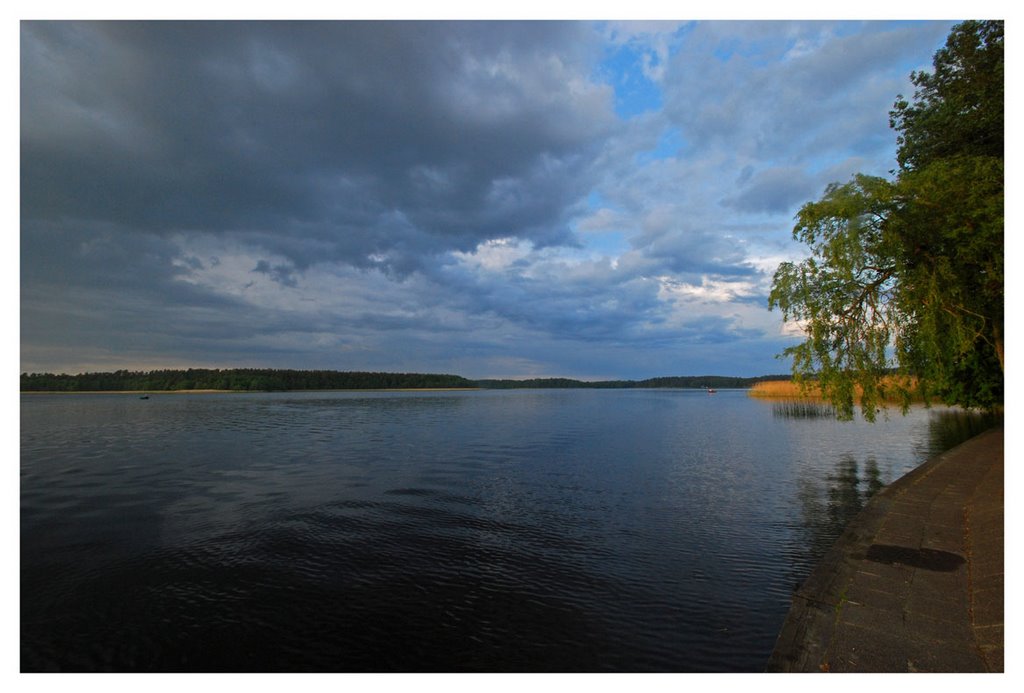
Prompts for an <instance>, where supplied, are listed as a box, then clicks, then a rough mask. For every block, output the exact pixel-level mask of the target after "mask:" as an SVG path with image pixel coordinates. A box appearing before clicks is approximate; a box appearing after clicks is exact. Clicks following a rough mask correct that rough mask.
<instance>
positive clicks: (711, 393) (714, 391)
mask: <svg viewBox="0 0 1024 693" xmlns="http://www.w3.org/2000/svg"><path fill="white" fill-rule="evenodd" d="M704 391H705V392H707V393H708V394H709V395H713V394H715V393H716V392H718V390H716V389H714V388H712V387H707V386H704Z"/></svg>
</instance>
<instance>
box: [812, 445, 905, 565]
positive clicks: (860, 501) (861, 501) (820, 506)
mask: <svg viewBox="0 0 1024 693" xmlns="http://www.w3.org/2000/svg"><path fill="white" fill-rule="evenodd" d="M798 483H799V489H798V491H797V496H798V498H799V499H800V509H801V513H802V526H803V529H804V531H805V533H806V536H805V541H806V544H807V547H808V553H809V555H810V557H811V559H812V561H818V560H820V559H821V558H822V556H824V555H825V553H826V552H827V551H828V550H829V548H830V547H831V546H832V544H833V543H835V540H836V538H837V537H838V536H839V535H840V534H842V532H843V530H844V529H845V528H846V526H847V525H848V524H849V523H850V521H851V520H852V519H853V518H854V517H856V516H857V513H859V512H860V511H861V510H863V509H864V506H865V505H867V502H868V501H869V500H870V499H871V497H872V496H873V495H875V493H877V492H878V491H879V490H881V489H882V488H883V487H884V486H885V484H884V483H883V481H882V475H881V472H880V470H879V468H878V462H877V460H875V459H874V458H873V457H868V458H867V459H866V460H864V462H863V464H861V463H860V462H858V461H857V460H856V459H854V458H853V456H851V455H844V456H843V457H842V458H841V459H839V460H838V461H837V462H836V466H835V470H834V472H833V473H831V474H828V475H827V476H826V477H825V478H824V479H823V480H821V481H818V480H817V479H800V480H799V482H798Z"/></svg>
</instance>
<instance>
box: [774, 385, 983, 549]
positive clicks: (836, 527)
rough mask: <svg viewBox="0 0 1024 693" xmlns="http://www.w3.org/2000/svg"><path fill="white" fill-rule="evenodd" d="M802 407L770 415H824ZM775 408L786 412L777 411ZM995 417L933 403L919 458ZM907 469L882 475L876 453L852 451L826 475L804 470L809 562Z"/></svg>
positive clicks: (800, 493)
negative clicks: (855, 452)
mask: <svg viewBox="0 0 1024 693" xmlns="http://www.w3.org/2000/svg"><path fill="white" fill-rule="evenodd" d="M806 404H807V405H808V406H807V408H806V411H805V410H804V409H803V408H800V407H783V408H780V409H778V410H776V407H775V406H774V405H773V408H772V412H773V416H782V417H783V418H794V419H806V418H811V419H813V418H817V417H818V416H821V417H826V416H827V415H826V414H824V413H821V414H813V413H811V414H808V412H812V411H813V410H814V408H815V406H818V407H819V408H821V409H827V407H822V406H821V405H815V403H806ZM777 411H779V412H785V413H784V414H779V413H777ZM1001 423H1002V419H1001V417H999V416H996V415H992V414H987V413H982V412H976V411H967V410H963V409H955V408H949V409H947V408H936V409H933V410H929V411H928V425H927V433H928V438H927V444H926V445H922V446H920V447H919V448H918V449H919V453H918V455H919V458H918V461H919V462H923V461H924V460H926V459H929V458H931V457H934V456H935V455H938V454H940V453H942V452H944V451H946V450H949V449H951V448H953V447H956V446H957V445H959V444H960V443H963V442H965V441H967V440H969V439H970V438H973V437H974V436H976V435H978V434H980V433H982V432H984V431H986V430H988V429H989V428H992V427H993V426H997V425H1000V424H1001ZM904 471H909V469H907V470H894V472H893V473H892V474H891V476H889V478H884V476H886V475H883V473H882V469H881V467H880V465H879V463H878V460H877V459H876V457H875V456H874V455H870V454H869V455H866V456H864V457H862V458H861V459H858V457H857V456H856V455H854V454H853V453H850V452H847V453H844V454H842V455H840V456H839V457H838V458H837V459H836V461H835V463H834V467H833V469H832V470H831V471H830V472H828V473H827V474H824V475H803V476H801V477H800V478H798V479H797V487H798V490H797V497H798V499H799V502H800V512H801V526H802V529H803V532H804V540H805V541H806V545H807V548H808V556H809V557H810V558H811V560H812V562H814V561H818V560H820V559H821V558H822V557H823V556H824V555H825V553H826V552H827V551H828V550H829V548H831V546H832V544H833V543H835V540H836V539H837V538H838V537H839V535H840V534H842V532H843V530H844V529H845V528H846V526H847V525H848V524H849V523H850V522H851V521H852V520H853V518H854V517H856V516H857V514H858V513H859V512H860V511H861V510H863V509H864V506H866V505H867V503H868V501H869V500H870V499H871V497H872V496H874V495H875V494H876V493H877V492H878V491H880V490H881V489H882V488H884V487H885V486H886V484H887V483H891V482H892V481H894V480H895V478H897V477H899V476H902V473H903V472H904Z"/></svg>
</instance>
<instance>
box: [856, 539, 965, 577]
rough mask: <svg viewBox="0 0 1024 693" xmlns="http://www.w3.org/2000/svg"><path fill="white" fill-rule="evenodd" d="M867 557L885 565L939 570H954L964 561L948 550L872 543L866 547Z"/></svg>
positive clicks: (961, 557)
mask: <svg viewBox="0 0 1024 693" xmlns="http://www.w3.org/2000/svg"><path fill="white" fill-rule="evenodd" d="M867 559H868V560H869V561H874V562H876V563H885V564H887V565H905V566H909V567H911V568H923V569H924V570H937V571H941V572H951V571H954V570H956V569H957V568H959V567H960V566H961V565H963V564H964V563H965V562H966V561H965V560H964V557H963V556H958V555H957V554H955V553H950V552H949V551H939V550H938V549H912V548H908V547H905V546H891V545H889V544H872V545H871V546H870V547H868V553H867Z"/></svg>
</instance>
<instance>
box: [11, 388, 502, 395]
mask: <svg viewBox="0 0 1024 693" xmlns="http://www.w3.org/2000/svg"><path fill="white" fill-rule="evenodd" d="M483 389H484V388H481V387H382V388H360V389H354V388H337V389H323V390H21V391H20V392H19V394H22V395H219V394H242V395H244V394H270V393H282V394H284V393H288V392H471V391H474V390H483Z"/></svg>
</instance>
